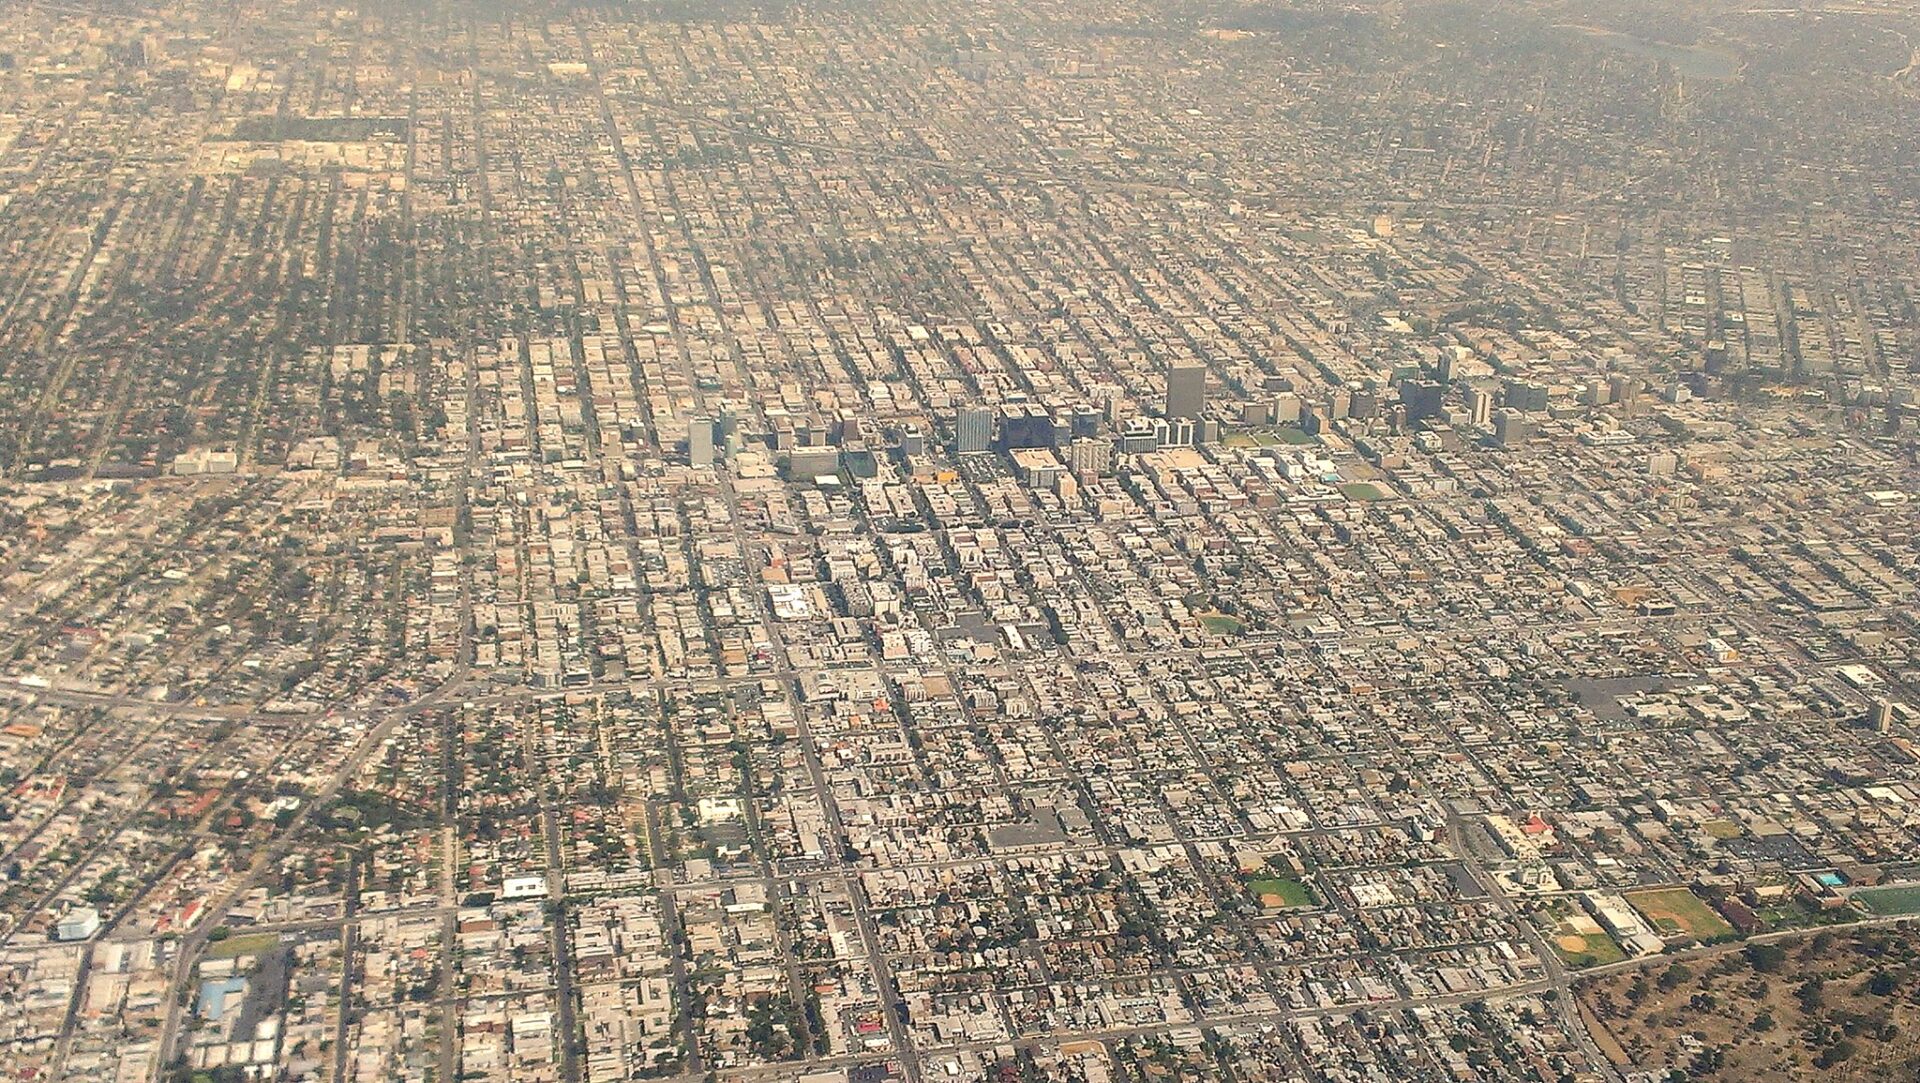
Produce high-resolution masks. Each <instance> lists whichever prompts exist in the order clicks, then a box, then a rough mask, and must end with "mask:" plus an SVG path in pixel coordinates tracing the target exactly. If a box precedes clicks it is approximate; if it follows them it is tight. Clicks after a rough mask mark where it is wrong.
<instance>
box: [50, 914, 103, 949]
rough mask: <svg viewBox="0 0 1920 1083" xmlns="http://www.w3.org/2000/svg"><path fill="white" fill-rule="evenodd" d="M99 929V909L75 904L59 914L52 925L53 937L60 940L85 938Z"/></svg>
mask: <svg viewBox="0 0 1920 1083" xmlns="http://www.w3.org/2000/svg"><path fill="white" fill-rule="evenodd" d="M99 931H100V911H98V910H95V909H94V908H93V907H91V906H76V907H74V908H73V909H71V910H69V911H67V912H66V913H65V914H62V915H61V916H60V920H59V922H58V923H56V924H55V925H54V927H53V938H54V939H55V940H59V941H62V942H67V941H74V940H85V939H87V938H88V937H90V936H92V935H93V934H94V933H97V932H99Z"/></svg>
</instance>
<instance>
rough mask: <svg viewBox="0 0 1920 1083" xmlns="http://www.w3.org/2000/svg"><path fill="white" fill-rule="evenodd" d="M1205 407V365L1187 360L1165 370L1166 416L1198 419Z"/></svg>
mask: <svg viewBox="0 0 1920 1083" xmlns="http://www.w3.org/2000/svg"><path fill="white" fill-rule="evenodd" d="M1206 408H1207V366H1205V365H1198V364H1193V363H1191V362H1189V363H1185V364H1179V365H1175V366H1173V368H1171V369H1169V370H1167V408H1166V410H1165V411H1164V412H1165V414H1166V416H1167V417H1169V418H1174V417H1184V418H1188V419H1191V420H1194V421H1198V420H1199V419H1200V415H1201V413H1203V412H1204V411H1205V410H1206Z"/></svg>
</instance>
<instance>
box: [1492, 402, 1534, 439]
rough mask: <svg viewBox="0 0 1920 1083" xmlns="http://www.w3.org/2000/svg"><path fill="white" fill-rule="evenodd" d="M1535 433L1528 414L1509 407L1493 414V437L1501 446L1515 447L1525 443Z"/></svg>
mask: <svg viewBox="0 0 1920 1083" xmlns="http://www.w3.org/2000/svg"><path fill="white" fill-rule="evenodd" d="M1532 435H1533V425H1532V424H1531V423H1530V422H1528V421H1527V415H1525V414H1523V413H1521V412H1520V411H1518V410H1513V409H1507V410H1502V411H1500V412H1499V413H1497V414H1495V415H1493V438H1494V439H1495V440H1497V441H1499V443H1500V446H1501V447H1513V446H1514V445H1515V444H1524V443H1526V442H1527V438H1528V437H1530V436H1532Z"/></svg>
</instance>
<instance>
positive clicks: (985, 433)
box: [953, 406, 993, 455]
mask: <svg viewBox="0 0 1920 1083" xmlns="http://www.w3.org/2000/svg"><path fill="white" fill-rule="evenodd" d="M953 428H954V450H955V451H956V452H957V453H958V454H961V455H979V454H981V453H983V452H985V451H986V450H987V449H988V448H989V447H991V446H992V445H993V410H992V408H991V407H986V406H962V407H961V408H960V413H959V415H958V416H957V417H956V418H955V419H954V426H953Z"/></svg>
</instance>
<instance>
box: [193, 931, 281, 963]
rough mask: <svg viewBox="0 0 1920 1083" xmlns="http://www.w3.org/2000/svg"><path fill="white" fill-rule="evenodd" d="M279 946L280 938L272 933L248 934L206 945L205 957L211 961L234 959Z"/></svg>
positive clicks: (257, 953)
mask: <svg viewBox="0 0 1920 1083" xmlns="http://www.w3.org/2000/svg"><path fill="white" fill-rule="evenodd" d="M279 946H280V938H279V937H278V936H275V935H274V934H272V933H248V934H246V935H244V936H229V937H227V938H226V939H225V940H216V941H214V942H213V943H211V944H208V945H207V957H208V958H211V959H236V958H239V957H240V956H242V955H259V954H261V953H263V952H269V951H272V950H273V949H274V948H277V947H279Z"/></svg>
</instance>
